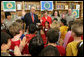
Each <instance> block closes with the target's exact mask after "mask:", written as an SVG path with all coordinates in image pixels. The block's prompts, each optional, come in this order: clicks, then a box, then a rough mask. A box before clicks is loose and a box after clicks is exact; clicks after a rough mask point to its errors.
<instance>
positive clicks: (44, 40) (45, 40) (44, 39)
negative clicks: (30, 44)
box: [41, 34, 47, 45]
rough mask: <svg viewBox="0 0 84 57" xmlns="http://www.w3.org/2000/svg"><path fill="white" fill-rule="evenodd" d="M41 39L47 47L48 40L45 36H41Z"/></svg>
mask: <svg viewBox="0 0 84 57" xmlns="http://www.w3.org/2000/svg"><path fill="white" fill-rule="evenodd" d="M41 37H42V39H43V42H44V45H45V44H46V43H47V39H46V36H45V34H41Z"/></svg>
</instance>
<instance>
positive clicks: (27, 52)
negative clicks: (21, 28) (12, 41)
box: [22, 34, 36, 54]
mask: <svg viewBox="0 0 84 57" xmlns="http://www.w3.org/2000/svg"><path fill="white" fill-rule="evenodd" d="M25 36H26V41H27V42H28V43H29V42H30V40H31V39H32V38H33V37H35V36H36V35H35V34H26V35H25ZM22 54H29V48H28V44H26V45H25V47H24V49H23V50H22Z"/></svg>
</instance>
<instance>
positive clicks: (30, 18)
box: [24, 6, 39, 29]
mask: <svg viewBox="0 0 84 57" xmlns="http://www.w3.org/2000/svg"><path fill="white" fill-rule="evenodd" d="M34 13H35V7H34V6H32V7H31V9H30V13H26V14H25V16H24V22H25V23H26V29H27V27H28V26H29V25H30V24H32V23H33V24H35V25H36V23H38V22H39V20H38V16H37V15H36V14H34Z"/></svg>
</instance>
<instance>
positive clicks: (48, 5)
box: [41, 1, 53, 11]
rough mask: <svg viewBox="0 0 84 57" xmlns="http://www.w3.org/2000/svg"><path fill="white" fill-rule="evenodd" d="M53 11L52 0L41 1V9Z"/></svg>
mask: <svg viewBox="0 0 84 57" xmlns="http://www.w3.org/2000/svg"><path fill="white" fill-rule="evenodd" d="M43 10H48V11H53V1H41V11H43Z"/></svg>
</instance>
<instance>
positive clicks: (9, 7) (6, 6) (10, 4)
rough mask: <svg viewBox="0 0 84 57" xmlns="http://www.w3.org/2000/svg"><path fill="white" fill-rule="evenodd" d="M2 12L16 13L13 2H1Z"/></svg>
mask: <svg viewBox="0 0 84 57" xmlns="http://www.w3.org/2000/svg"><path fill="white" fill-rule="evenodd" d="M3 10H4V11H16V3H15V1H3Z"/></svg>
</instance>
